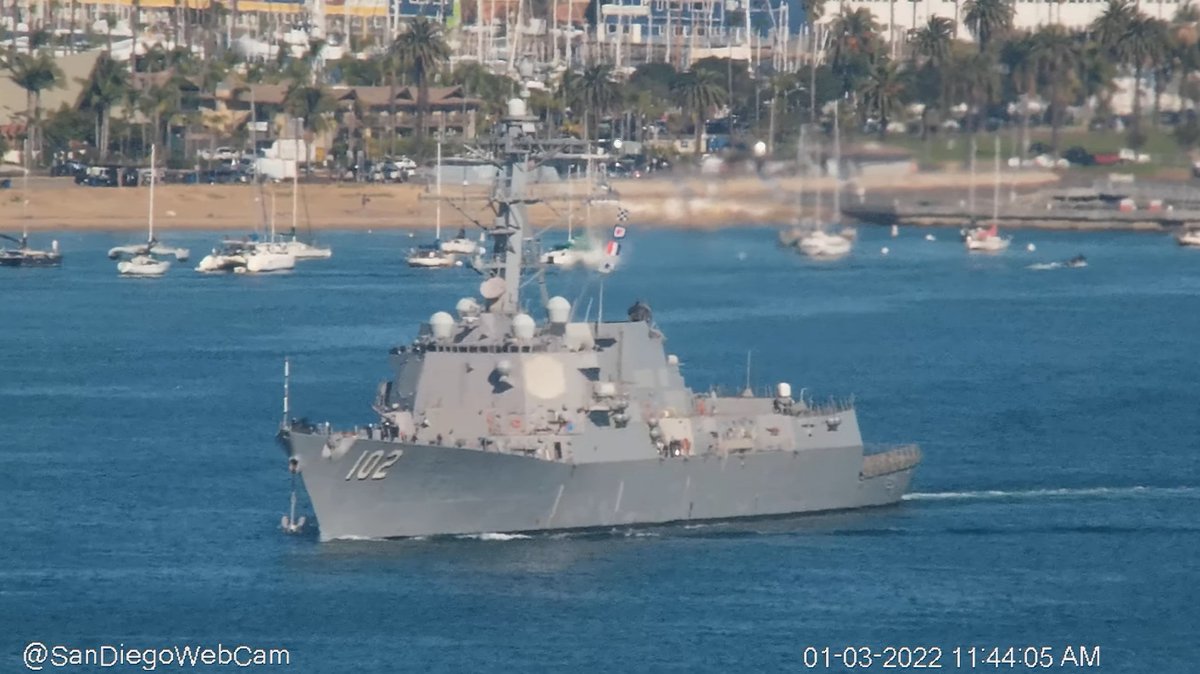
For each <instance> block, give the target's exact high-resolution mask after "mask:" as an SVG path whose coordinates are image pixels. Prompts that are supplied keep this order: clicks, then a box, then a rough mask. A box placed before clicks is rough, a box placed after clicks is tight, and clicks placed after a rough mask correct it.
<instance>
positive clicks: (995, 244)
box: [966, 234, 1012, 253]
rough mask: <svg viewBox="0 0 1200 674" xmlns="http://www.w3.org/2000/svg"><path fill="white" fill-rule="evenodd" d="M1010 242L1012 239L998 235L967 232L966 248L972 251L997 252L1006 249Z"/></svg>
mask: <svg viewBox="0 0 1200 674" xmlns="http://www.w3.org/2000/svg"><path fill="white" fill-rule="evenodd" d="M1010 243H1012V239H1006V238H1003V237H1000V236H987V237H978V236H975V235H973V234H969V235H967V238H966V245H967V250H968V251H971V252H973V253H999V252H1001V251H1004V250H1007V249H1008V245H1009V244H1010Z"/></svg>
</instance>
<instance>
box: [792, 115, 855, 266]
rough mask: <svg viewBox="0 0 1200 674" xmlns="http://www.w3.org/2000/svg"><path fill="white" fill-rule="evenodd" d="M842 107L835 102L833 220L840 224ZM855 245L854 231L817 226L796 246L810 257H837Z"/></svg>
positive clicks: (846, 252)
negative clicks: (833, 229) (834, 230)
mask: <svg viewBox="0 0 1200 674" xmlns="http://www.w3.org/2000/svg"><path fill="white" fill-rule="evenodd" d="M839 111H840V107H839V106H838V104H837V102H836V101H835V102H834V104H833V164H834V177H835V181H834V186H833V222H834V224H838V223H840V222H841V219H842V134H841V126H840V123H839V121H838V115H839ZM853 247H854V236H853V232H850V231H845V230H843V231H839V232H836V233H833V232H830V231H828V229H827V227H824V226H817V228H815V229H813V230H812V231H811V232H809V233H807V234H805V235H804V236H801V237H800V239H799V240H797V241H796V248H797V249H799V251H800V252H801V253H804V254H805V255H807V256H809V257H815V258H823V259H835V258H840V257H842V256H844V255H847V254H848V253H849V252H850V250H851V249H852V248H853Z"/></svg>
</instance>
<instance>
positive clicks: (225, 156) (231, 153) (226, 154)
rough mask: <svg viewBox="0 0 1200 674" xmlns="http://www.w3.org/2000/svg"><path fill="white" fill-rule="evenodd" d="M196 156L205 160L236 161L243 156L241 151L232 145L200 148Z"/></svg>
mask: <svg viewBox="0 0 1200 674" xmlns="http://www.w3.org/2000/svg"><path fill="white" fill-rule="evenodd" d="M196 156H198V157H200V159H202V160H204V161H219V162H236V161H237V160H238V159H240V158H241V153H240V152H238V151H237V150H234V149H233V148H231V147H225V146H223V147H219V148H217V149H215V150H211V151H210V150H207V149H204V150H200V151H199V152H197V153H196Z"/></svg>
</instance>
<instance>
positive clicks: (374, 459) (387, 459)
mask: <svg viewBox="0 0 1200 674" xmlns="http://www.w3.org/2000/svg"><path fill="white" fill-rule="evenodd" d="M403 453H404V452H403V451H402V450H399V449H393V450H392V451H390V452H385V451H384V450H382V449H377V450H375V451H373V452H363V453H362V454H359V455H358V461H355V462H354V465H353V466H351V467H350V472H348V473H346V479H347V480H352V479H357V480H367V479H371V480H382V479H383V478H385V477H387V472H388V468H391V467H392V464H394V463H396V461H399V460H400V455H401V454H403ZM385 455H386V456H385Z"/></svg>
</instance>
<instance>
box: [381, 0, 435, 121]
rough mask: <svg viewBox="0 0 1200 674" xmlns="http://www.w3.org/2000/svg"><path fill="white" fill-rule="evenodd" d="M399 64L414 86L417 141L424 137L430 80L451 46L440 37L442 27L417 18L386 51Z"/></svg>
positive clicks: (423, 18)
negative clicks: (409, 76)
mask: <svg viewBox="0 0 1200 674" xmlns="http://www.w3.org/2000/svg"><path fill="white" fill-rule="evenodd" d="M388 51H389V54H390V55H391V57H392V58H394V59H396V61H397V62H398V63H401V64H403V65H404V67H406V68H408V69H409V70H410V72H412V76H413V81H414V82H416V85H417V138H418V139H420V140H423V139H424V138H425V115H426V113H428V111H429V78H430V77H431V76H432V75H433V74H434V73H435V72H436V71H437V69H438V67H439V66H441V64H442V63H444V62H445V61H446V60H447V59H449V58H450V46H449V45H448V44H446V39H445V37H444V36H443V35H442V26H441V24H438V23H434V22H433V21H430V20H429V19H427V18H425V17H423V16H422V17H417V18H416V19H414V20H413V22H412V23H410V24H409V25H408V30H406V31H404V32H403V33H401V34H400V35H398V36H397V37H396V39H395V41H394V42H392V44H391V46H390V47H389V48H388Z"/></svg>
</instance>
